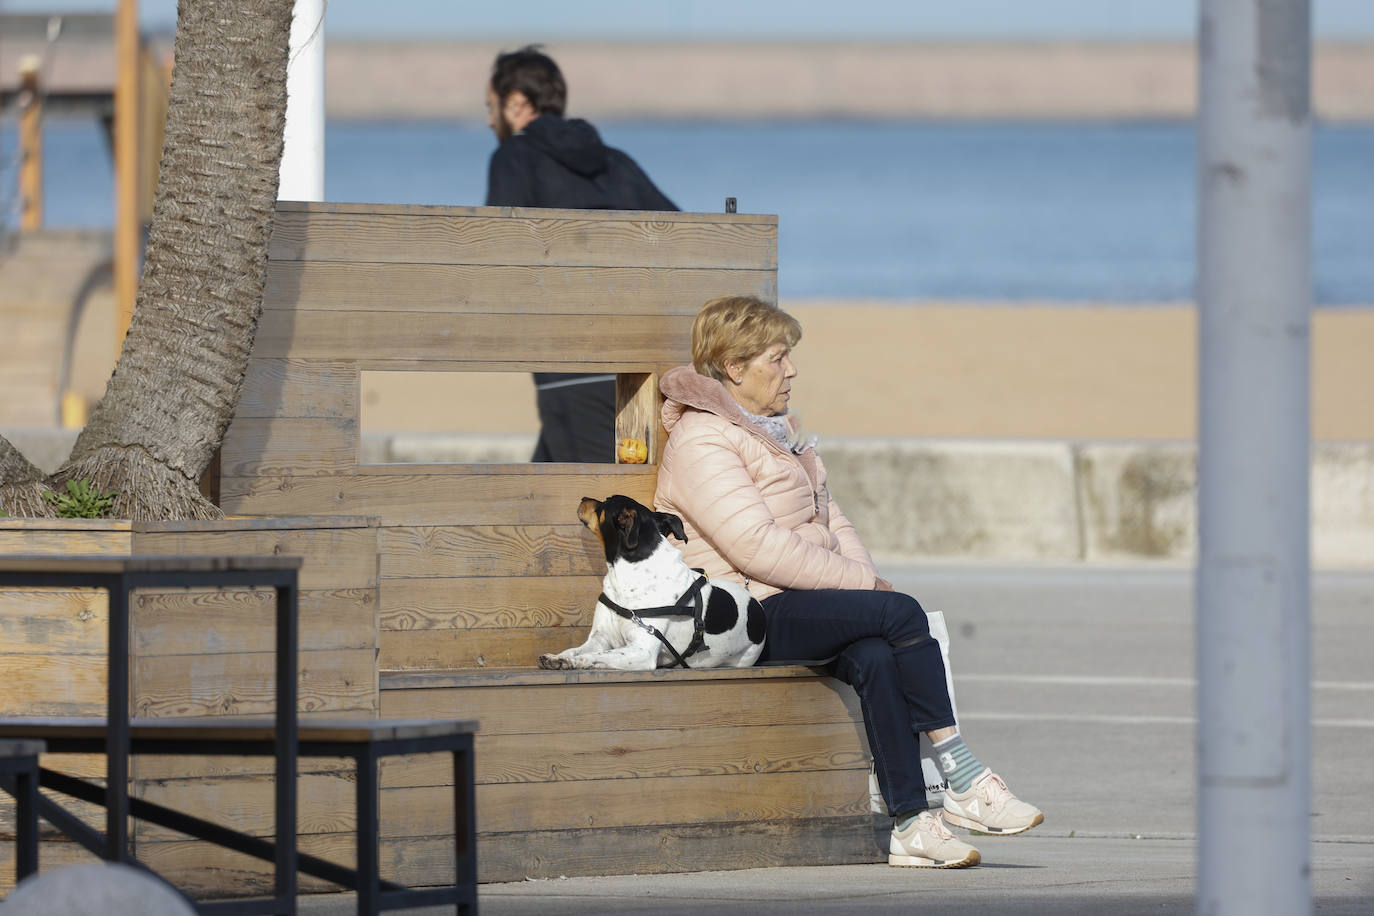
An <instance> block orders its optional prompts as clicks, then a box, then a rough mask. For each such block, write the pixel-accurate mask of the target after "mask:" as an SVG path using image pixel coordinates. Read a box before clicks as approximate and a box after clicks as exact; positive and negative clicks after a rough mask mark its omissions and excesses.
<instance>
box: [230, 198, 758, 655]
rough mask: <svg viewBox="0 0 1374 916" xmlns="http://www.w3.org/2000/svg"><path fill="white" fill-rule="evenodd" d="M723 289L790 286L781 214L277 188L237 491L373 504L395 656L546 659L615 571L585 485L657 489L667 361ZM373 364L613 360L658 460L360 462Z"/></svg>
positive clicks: (271, 500)
mask: <svg viewBox="0 0 1374 916" xmlns="http://www.w3.org/2000/svg"><path fill="white" fill-rule="evenodd" d="M725 294H746V295H756V296H759V297H761V298H764V299H768V300H770V301H775V300H776V298H777V219H776V217H773V216H760V215H734V214H731V215H724V214H721V215H714V214H700V213H643V212H617V211H587V210H514V209H506V208H491V207H478V208H472V207H412V206H381V205H362V204H332V203H331V204H300V203H283V204H280V205H279V206H278V211H277V215H276V220H275V223H274V226H273V232H272V242H271V250H270V261H269V265H268V283H267V292H266V294H265V297H264V301H263V313H262V319H261V322H260V324H259V327H258V333H257V339H256V342H255V344H254V349H253V355H252V359H251V360H250V361H249V368H248V375H247V378H246V379H245V384H244V391H243V396H242V398H241V400H240V403H239V406H238V409H237V411H236V412H235V416H234V421H233V423H232V425H231V426H230V428H229V431H228V433H227V435H226V438H225V442H224V448H223V451H222V460H221V475H222V476H221V480H220V498H221V505H222V506H223V507H224V510H225V511H226V512H227V513H229V514H237V515H352V516H371V517H375V518H377V519H378V520H379V522H380V524H381V526H382V531H381V537H380V551H381V560H380V565H381V577H382V578H381V580H380V581H381V588H380V604H381V607H380V615H381V630H382V634H381V657H380V659H379V665H380V667H381V668H383V669H433V668H455V667H457V668H467V667H487V666H496V667H507V666H528V665H531V664H533V661H534V659H535V657H536V656H537V655H538V654H539V653H540V652H546V651H557V650H560V649H564V648H567V647H568V646H571V645H574V644H575V643H576V642H580V641H581V639H582V638H583V635H584V631H585V627H586V626H587V624H588V623H589V621H590V615H591V608H592V606H593V604H594V601H595V596H596V594H597V592H598V591H599V588H600V579H601V576H602V575H603V574H604V572H605V560H604V558H603V557H602V556H601V555H600V554H599V552H598V550H597V547H596V543H595V541H594V540H593V539H592V538H591V536H590V535H589V534H585V533H584V531H583V529H582V527H581V525H580V524H579V523H578V522H577V519H576V511H577V504H578V501H579V500H580V499H581V497H583V496H595V497H599V498H604V497H605V496H609V495H611V494H613V493H624V494H626V495H628V496H632V497H634V498H635V499H638V500H640V501H642V502H645V503H648V502H650V501H651V500H652V498H653V491H654V484H655V480H656V475H657V464H656V462H657V460H658V455H659V454H660V452H661V449H662V444H663V439H664V435H665V434H664V432H663V430H662V428H661V426H660V424H659V422H658V403H659V398H658V389H657V380H658V378H659V376H660V375H661V374H662V373H663V372H665V371H666V370H668V369H670V368H672V367H673V366H678V365H682V364H684V363H686V362H689V361H690V355H689V354H690V333H691V323H692V319H693V317H694V316H695V315H696V312H697V310H698V309H699V308H700V306H701V304H702V303H703V302H704V301H706V300H707V299H709V298H711V297H713V296H718V295H725ZM365 370H391V371H396V370H402V371H449V372H473V371H491V372H522V373H524V372H530V371H536V370H538V371H557V372H595V373H615V374H616V375H617V377H618V392H619V398H618V400H619V403H620V412H619V416H618V419H617V433H618V434H620V435H631V434H633V435H636V436H637V437H639V438H643V437H644V430H645V429H646V427H647V428H648V429H649V430H650V437H649V438H650V441H649V452H650V454H649V461H650V463H649V464H646V465H610V464H605V465H599V464H598V465H593V464H550V465H538V464H501V465H363V464H361V463H360V461H359V379H360V373H361V372H363V371H365ZM455 432H462V430H455ZM612 449H613V443H607V451H608V455H609V454H611V453H612Z"/></svg>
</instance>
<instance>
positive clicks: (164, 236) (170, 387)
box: [52, 0, 293, 520]
mask: <svg viewBox="0 0 1374 916" xmlns="http://www.w3.org/2000/svg"><path fill="white" fill-rule="evenodd" d="M292 5H293V4H292V0H181V2H180V3H179V5H178V15H177V34H176V46H175V53H176V64H175V68H174V70H173V73H172V87H171V94H170V97H169V101H168V109H167V131H166V140H165V143H164V146H163V151H162V167H161V172H160V175H159V179H158V186H157V194H156V196H155V198H154V203H153V219H152V225H151V228H150V231H149V236H148V249H147V256H146V259H145V262H144V268H143V277H142V281H141V283H140V286H139V291H138V299H137V303H136V305H135V309H134V315H133V321H132V324H131V325H130V328H129V333H128V336H127V337H126V338H125V340H124V348H123V351H122V352H121V354H120V357H119V362H118V364H117V365H116V366H115V371H114V375H113V376H112V377H111V378H110V382H109V385H108V387H107V388H106V390H105V396H104V398H102V399H101V401H100V403H99V404H98V405H97V406H96V408H95V411H94V413H93V414H92V416H91V419H90V422H89V423H88V424H87V426H86V428H85V430H83V431H82V433H81V435H80V437H79V438H78V439H77V441H76V445H75V447H74V448H73V450H72V454H71V457H70V458H68V459H67V462H66V463H65V464H64V465H63V466H62V467H61V468H60V469H59V470H58V471H57V473H56V474H55V475H54V476H53V481H52V482H53V485H54V487H60V486H62V485H63V484H64V483H65V482H66V481H67V480H73V479H80V478H83V477H84V478H89V479H90V480H91V482H92V484H93V485H94V486H96V487H98V488H99V489H101V490H102V491H106V492H108V491H114V492H116V493H117V494H118V496H117V498H116V500H115V505H114V515H116V516H118V517H120V518H131V519H135V520H142V519H170V518H188V517H189V518H219V517H222V513H221V512H220V510H219V508H218V507H217V506H214V505H213V504H211V503H210V502H208V501H207V500H205V499H204V498H203V497H202V496H201V495H200V493H199V491H198V489H197V485H196V484H197V481H198V479H199V478H200V475H201V474H202V472H204V470H205V468H206V467H207V466H208V465H209V463H210V460H211V458H212V456H213V455H214V453H215V450H216V449H217V448H218V447H219V445H220V442H221V441H222V440H223V438H224V431H225V429H226V428H227V427H228V425H229V420H230V417H231V415H232V414H233V410H234V406H235V404H236V403H237V401H238V397H239V392H240V389H241V387H242V383H243V376H244V372H245V370H246V368H247V364H248V354H249V351H250V350H251V348H252V345H253V336H254V333H255V332H256V330H257V321H258V314H259V312H260V310H261V307H262V291H263V285H264V282H265V272H266V265H267V243H268V237H269V233H270V231H271V221H272V213H273V209H274V205H275V202H276V197H277V173H278V169H279V167H280V163H281V150H282V129H283V125H284V122H285V112H286V64H287V53H288V44H289V38H290V32H291V11H292Z"/></svg>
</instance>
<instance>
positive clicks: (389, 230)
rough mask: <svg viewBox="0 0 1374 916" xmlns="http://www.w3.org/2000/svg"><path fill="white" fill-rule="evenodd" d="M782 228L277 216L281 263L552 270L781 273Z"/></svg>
mask: <svg viewBox="0 0 1374 916" xmlns="http://www.w3.org/2000/svg"><path fill="white" fill-rule="evenodd" d="M777 247H778V241H777V226H776V225H775V224H772V223H769V222H767V221H756V220H740V219H735V218H732V217H729V216H717V217H715V218H714V219H712V220H709V221H707V220H703V219H702V218H701V217H700V216H694V217H692V218H686V219H684V218H682V217H680V216H678V214H676V213H654V214H640V215H639V216H638V217H633V216H631V217H630V218H625V217H624V216H620V217H618V218H612V219H607V218H605V216H604V215H603V213H601V212H595V213H591V212H585V211H584V212H581V213H565V214H551V213H548V211H541V212H539V214H538V215H537V216H536V215H523V214H521V215H516V214H515V213H512V214H511V215H510V216H507V217H504V218H495V219H493V218H491V217H485V216H469V215H467V214H458V213H453V212H449V213H434V212H429V213H416V214H408V213H381V212H352V213H340V214H325V213H314V214H304V213H288V212H279V213H278V214H277V217H276V219H275V221H274V222H273V224H272V239H271V243H270V246H269V250H268V256H269V257H270V258H271V259H272V260H275V261H372V262H391V263H400V264H492V265H530V266H552V267H712V268H722V267H724V268H735V269H741V270H776V269H777V266H778V261H777Z"/></svg>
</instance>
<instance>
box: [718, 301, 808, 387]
mask: <svg viewBox="0 0 1374 916" xmlns="http://www.w3.org/2000/svg"><path fill="white" fill-rule="evenodd" d="M801 336H802V332H801V325H800V324H799V323H798V322H797V319H795V318H793V317H792V316H791V315H789V314H787V313H786V312H784V311H783V310H782V309H780V308H778V307H777V306H776V305H773V304H772V303H770V302H764V301H763V300H762V299H756V298H755V297H753V296H721V297H719V298H717V299H712V300H711V301H710V302H708V303H706V304H705V305H703V306H702V307H701V311H700V312H698V313H697V318H696V321H694V322H692V365H693V366H695V367H696V370H697V371H698V372H700V373H701V374H702V375H709V376H711V378H713V379H715V380H716V381H718V382H724V381H725V379H726V372H725V364H726V363H727V362H741V363H747V362H749V361H750V360H751V359H753V358H754V357H756V356H758V355H759V354H760V353H762V352H763V351H764V350H767V349H768V348H769V347H771V346H773V345H774V344H777V343H785V344H787V346H789V347H795V346H796V345H797V341H799V340H801Z"/></svg>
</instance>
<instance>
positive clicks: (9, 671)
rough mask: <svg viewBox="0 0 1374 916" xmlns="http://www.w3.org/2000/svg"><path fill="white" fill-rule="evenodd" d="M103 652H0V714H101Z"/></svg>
mask: <svg viewBox="0 0 1374 916" xmlns="http://www.w3.org/2000/svg"><path fill="white" fill-rule="evenodd" d="M105 669H106V657H105V653H101V654H99V655H58V654H55V653H54V654H47V655H43V654H32V655H18V654H15V655H11V654H8V653H6V654H0V684H4V685H5V687H4V689H3V690H0V715H6V716H102V715H104V714H105V712H106V708H105V706H106V702H107V700H106V695H105V683H106V681H105Z"/></svg>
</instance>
